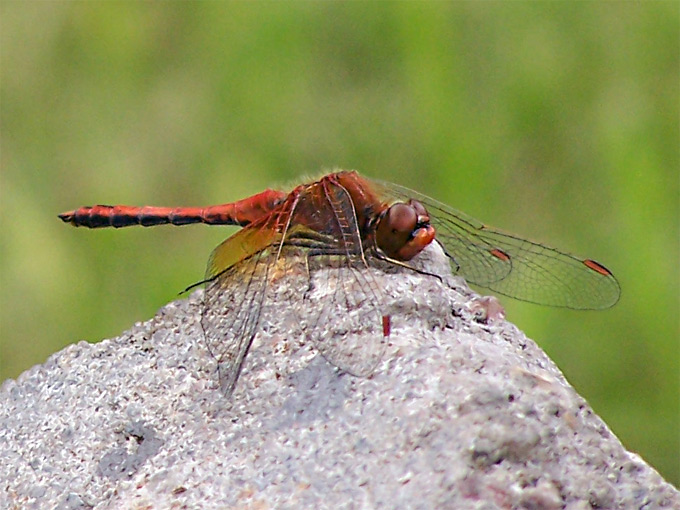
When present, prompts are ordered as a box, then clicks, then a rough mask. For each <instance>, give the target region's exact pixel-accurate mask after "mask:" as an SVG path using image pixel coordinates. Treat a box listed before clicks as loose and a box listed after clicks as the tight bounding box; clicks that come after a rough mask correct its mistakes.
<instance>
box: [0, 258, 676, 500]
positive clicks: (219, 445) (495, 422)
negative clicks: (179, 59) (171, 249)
mask: <svg viewBox="0 0 680 510" xmlns="http://www.w3.org/2000/svg"><path fill="white" fill-rule="evenodd" d="M419 258H420V259H422V260H421V261H420V263H421V264H422V268H423V269H426V270H429V271H431V272H435V273H437V274H446V273H447V271H448V265H447V263H446V261H445V260H444V259H443V257H442V256H441V253H438V252H437V251H436V249H434V248H433V249H428V250H427V253H426V254H424V256H422V257H419ZM363 277H364V278H366V279H367V281H369V282H370V283H371V285H373V286H374V287H373V288H374V289H375V293H376V297H377V298H378V299H382V300H384V302H385V303H386V308H385V309H386V310H387V314H388V315H389V317H390V319H391V333H390V336H389V345H388V346H387V348H386V352H385V353H384V354H383V356H382V358H381V362H380V364H379V365H378V367H377V368H376V369H375V371H374V372H373V374H372V375H371V376H370V377H355V376H351V375H349V374H347V373H343V372H342V371H340V370H338V369H337V368H336V367H335V366H334V365H332V364H331V363H329V362H328V361H326V359H325V358H324V357H322V356H320V355H319V354H318V351H317V350H316V349H315V348H314V345H312V344H310V343H309V342H306V341H305V340H304V338H305V336H304V334H302V332H301V327H302V325H304V324H307V323H308V321H307V320H306V319H305V317H308V316H310V314H312V316H313V312H312V310H314V307H323V306H325V304H327V300H324V299H315V298H314V297H313V296H312V297H308V298H307V299H306V300H302V299H298V300H295V299H294V298H292V297H291V293H290V292H288V293H287V292H286V289H285V284H282V285H281V286H277V287H276V290H272V292H270V293H269V294H268V296H267V306H266V308H265V309H264V310H263V313H262V320H261V324H260V328H259V333H258V336H257V338H256V340H255V342H254V344H253V346H252V348H251V350H250V353H249V355H248V356H247V358H246V362H245V365H244V370H243V372H242V374H241V377H240V379H239V381H238V384H237V385H236V390H235V392H234V394H233V395H232V396H231V398H226V397H225V396H224V394H223V393H222V392H221V391H220V389H219V386H218V383H217V378H216V362H215V360H214V359H213V357H211V355H210V354H209V352H208V350H207V349H206V347H205V345H204V344H205V342H204V341H203V334H202V330H201V328H200V324H199V323H200V317H201V302H202V291H198V292H196V293H194V294H193V295H192V296H190V297H189V298H188V299H185V300H180V301H176V302H173V303H170V304H168V305H167V306H165V307H164V308H162V309H161V310H160V311H159V312H158V314H157V315H156V316H155V317H154V318H153V319H151V320H149V321H147V322H145V323H141V324H136V325H135V326H134V327H133V328H132V329H130V330H129V331H127V332H125V333H124V334H122V335H121V336H120V337H118V338H114V339H110V340H104V341H102V342H100V343H98V344H95V345H91V344H88V343H85V342H80V343H78V344H75V345H71V346H70V347H67V348H66V349H64V350H63V351H61V352H59V353H56V354H55V355H53V356H52V357H50V359H48V360H47V362H46V363H45V364H43V365H40V366H36V367H33V368H32V369H30V370H28V371H26V372H25V373H23V374H22V375H21V376H20V377H19V378H18V379H17V380H16V381H14V380H8V381H6V382H5V383H4V384H3V385H2V387H1V388H0V402H1V403H2V405H1V407H0V424H1V426H0V455H1V457H2V458H1V462H0V479H1V480H3V484H2V491H1V492H0V507H1V508H20V509H31V508H69V509H84V508H96V509H110V508H111V509H113V508H145V509H164V508H191V509H193V508H253V509H255V508H362V509H363V508H367V509H368V508H423V509H425V508H455V509H466V508H475V509H493V508H517V509H519V508H523V509H568V510H586V509H591V508H616V509H619V508H620V509H633V508H635V509H646V510H652V509H656V508H676V509H677V508H680V495H679V493H678V491H677V490H676V489H674V488H673V487H672V486H671V485H670V484H668V483H666V482H665V481H664V480H663V479H662V478H661V477H660V476H659V474H658V473H657V472H656V471H655V470H654V469H652V468H651V467H650V466H649V465H647V464H646V463H645V462H644V461H643V460H642V459H640V458H639V457H638V456H637V455H635V454H633V453H630V452H628V451H626V450H625V449H624V447H623V446H622V445H621V443H620V442H619V440H618V439H617V438H616V437H615V436H614V434H612V432H611V431H610V430H609V429H608V428H607V426H606V424H605V423H603V422H602V420H601V419H600V418H599V417H598V416H597V415H595V414H594V413H593V411H592V409H591V408H590V407H589V406H588V404H587V403H586V402H585V401H584V400H583V399H582V398H581V397H580V396H579V395H578V394H577V393H576V392H575V391H574V389H573V388H572V387H571V386H570V385H569V384H568V383H567V381H566V380H565V378H564V376H563V375H562V374H561V373H560V371H559V370H558V369H557V367H556V366H555V365H554V364H553V363H552V362H551V361H550V359H548V357H547V356H546V355H545V353H544V352H543V351H542V350H541V349H539V348H538V347H537V346H536V344H535V343H534V342H533V341H531V340H529V339H527V338H526V337H525V336H524V335H523V334H522V332H521V331H519V330H518V329H517V328H516V327H515V326H513V325H512V324H510V323H508V322H505V321H504V320H503V319H502V309H501V308H500V307H498V305H497V304H496V303H495V302H494V301H493V300H492V301H484V300H479V299H477V298H476V297H475V295H474V294H473V293H472V292H471V291H470V290H469V289H468V288H467V287H466V286H465V284H464V282H462V281H461V280H460V279H457V278H451V277H446V278H443V279H442V280H443V281H440V280H439V279H437V278H434V277H432V276H427V275H422V274H418V273H415V272H413V271H408V270H398V271H391V272H388V273H385V272H382V271H378V270H368V271H367V272H366V273H365V275H364V276H363ZM291 278H298V279H299V278H302V276H301V275H298V276H291ZM298 283H299V281H298ZM288 288H289V289H290V288H294V286H290V287H288ZM336 313H337V314H340V313H341V310H338V311H336V312H333V313H332V314H329V316H330V319H329V321H330V322H332V316H333V314H336ZM378 336H380V335H378ZM377 340H378V341H379V340H380V339H379V338H378V339H377ZM365 341H366V345H367V346H368V347H367V348H370V346H372V345H375V344H374V343H372V342H375V341H376V326H375V325H367V326H366V333H365ZM356 348H357V349H358V350H360V349H361V345H359V344H357V346H356Z"/></svg>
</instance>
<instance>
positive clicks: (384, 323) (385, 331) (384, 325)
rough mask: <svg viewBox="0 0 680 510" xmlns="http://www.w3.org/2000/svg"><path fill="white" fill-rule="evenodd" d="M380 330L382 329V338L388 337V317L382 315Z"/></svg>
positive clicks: (389, 329)
mask: <svg viewBox="0 0 680 510" xmlns="http://www.w3.org/2000/svg"><path fill="white" fill-rule="evenodd" d="M382 328H383V336H390V331H391V329H392V323H391V321H390V316H389V315H383V316H382Z"/></svg>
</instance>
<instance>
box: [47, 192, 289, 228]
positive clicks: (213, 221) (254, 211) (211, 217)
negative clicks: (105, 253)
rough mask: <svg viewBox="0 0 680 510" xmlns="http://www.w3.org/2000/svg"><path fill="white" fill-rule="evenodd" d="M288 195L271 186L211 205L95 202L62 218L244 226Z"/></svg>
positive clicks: (80, 222) (81, 222)
mask: <svg viewBox="0 0 680 510" xmlns="http://www.w3.org/2000/svg"><path fill="white" fill-rule="evenodd" d="M285 197H286V194H285V193H283V192H281V191H274V190H270V189H268V190H265V191H263V192H262V193H258V194H257V195H253V196H252V197H248V198H245V199H243V200H239V201H237V202H232V203H230V204H222V205H213V206H209V207H152V206H142V207H137V206H129V205H94V206H88V207H81V208H80V209H76V210H74V211H68V212H65V213H62V214H60V215H59V218H61V219H62V221H64V222H65V223H70V224H71V225H73V226H75V227H88V228H102V227H114V228H121V227H130V226H133V225H141V226H143V227H152V226H155V225H166V224H170V225H189V224H192V223H206V224H208V225H240V226H242V227H243V226H246V225H248V224H250V223H252V222H253V221H255V220H257V219H258V218H261V217H262V216H263V215H265V214H267V213H269V212H270V211H271V210H272V209H274V208H275V207H276V206H278V205H279V204H280V203H281V201H282V200H284V199H285Z"/></svg>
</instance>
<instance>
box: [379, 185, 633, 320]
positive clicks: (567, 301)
mask: <svg viewBox="0 0 680 510" xmlns="http://www.w3.org/2000/svg"><path fill="white" fill-rule="evenodd" d="M376 188H377V189H378V190H379V191H380V192H382V193H384V194H385V195H386V196H388V197H392V198H395V199H398V200H408V199H411V198H413V199H415V200H418V201H420V202H422V203H423V205H425V207H426V208H427V210H428V212H429V213H430V220H431V223H432V225H433V226H434V227H435V230H436V231H437V234H436V239H437V241H438V242H439V243H440V244H441V245H442V246H443V247H444V249H445V251H446V252H447V254H448V255H449V257H450V258H451V265H452V267H453V270H454V272H456V271H457V272H458V274H460V275H461V276H463V277H464V278H465V279H466V280H468V281H469V282H471V283H474V284H477V285H479V286H481V287H486V288H488V289H491V290H493V291H495V292H497V293H499V294H504V295H506V296H510V297H513V298H516V299H520V300H524V301H529V302H532V303H538V304H543V305H550V306H559V307H565V308H573V309H602V308H609V307H610V306H613V305H614V304H615V303H616V302H617V301H618V299H619V296H620V293H621V290H620V287H619V284H618V282H617V281H616V278H614V276H613V275H612V274H611V272H610V271H609V270H607V269H606V268H605V267H604V266H602V265H601V264H599V263H597V262H595V261H593V260H590V259H583V258H579V257H576V256H574V255H570V254H568V253H564V252H561V251H558V250H556V249H554V248H550V247H548V246H545V245H542V244H539V243H535V242H532V241H527V240H525V239H521V238H519V237H516V236H513V235H510V234H505V233H503V232H500V231H498V230H494V229H492V228H490V227H487V226H485V225H484V224H483V223H481V222H479V221H478V220H475V219H474V218H471V217H470V216H468V215H466V214H464V213H462V212H460V211H457V210H455V209H453V208H451V207H448V206H447V205H445V204H442V203H441V202H438V201H436V200H434V199H432V198H429V197H427V196H425V195H422V194H420V193H417V192H415V191H412V190H410V189H408V188H404V187H401V186H397V185H395V184H391V183H385V182H376Z"/></svg>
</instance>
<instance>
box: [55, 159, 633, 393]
mask: <svg viewBox="0 0 680 510" xmlns="http://www.w3.org/2000/svg"><path fill="white" fill-rule="evenodd" d="M59 217H60V218H61V219H62V220H63V221H64V222H66V223H70V224H71V225H74V226H77V227H89V228H100V227H114V228H120V227H127V226H132V225H141V226H145V227H148V226H154V225H162V224H171V225H187V224H193V223H205V224H208V225H238V226H241V227H243V228H242V229H241V230H239V231H238V232H236V233H235V234H234V235H232V236H231V237H229V238H227V239H226V240H225V241H224V242H222V243H221V244H220V245H219V246H217V248H215V249H214V251H213V252H212V254H211V256H210V258H209V261H208V267H207V270H206V274H205V279H204V280H203V281H201V282H199V284H205V290H204V295H203V311H202V315H201V326H202V329H203V333H204V336H205V341H206V343H207V346H208V349H209V351H210V353H211V354H212V356H213V357H214V358H215V359H216V361H217V367H218V375H219V382H220V386H221V388H222V389H223V391H224V393H225V394H226V395H228V396H229V395H231V394H232V392H233V391H234V388H235V385H236V382H237V380H238V378H239V375H240V373H241V370H242V368H243V364H244V360H245V358H246V355H247V353H248V350H249V349H250V346H251V345H252V342H253V340H254V338H255V336H256V334H257V332H258V327H259V324H260V318H261V315H262V310H263V308H264V306H265V301H266V300H265V297H266V295H267V290H268V289H270V288H271V289H273V288H275V287H276V286H277V284H278V282H280V281H281V277H282V275H285V274H286V273H288V272H293V271H296V270H297V271H298V272H299V267H300V264H301V265H302V267H304V268H305V270H306V271H307V273H308V278H309V283H308V288H307V289H306V291H303V292H302V299H305V300H308V301H310V303H308V305H309V306H308V308H310V309H312V310H314V312H313V313H312V314H311V316H310V317H307V318H306V320H304V321H302V322H301V326H302V329H303V330H304V332H305V335H306V337H307V338H308V339H310V340H311V342H312V345H314V346H315V348H316V349H317V350H318V351H319V352H320V353H321V354H322V355H323V357H324V358H326V360H328V361H329V362H330V363H331V364H333V365H335V366H336V367H338V368H339V369H341V370H342V371H344V372H347V373H349V374H352V375H356V376H369V375H371V374H372V373H373V371H374V370H375V369H376V367H377V365H378V363H379V362H380V361H381V359H382V357H383V355H384V352H385V347H386V344H387V343H388V337H389V335H390V315H389V313H388V311H387V310H388V308H387V303H386V299H385V297H384V296H383V291H382V289H381V288H380V286H379V285H378V284H377V282H376V281H375V278H374V277H372V276H371V273H370V271H367V269H368V268H376V267H385V264H390V265H394V266H402V267H407V268H412V269H414V270H416V269H415V268H413V267H412V266H410V265H409V261H411V260H412V259H414V257H416V256H418V255H419V254H420V253H421V252H422V251H423V250H424V249H425V248H426V247H427V246H428V245H430V244H431V243H438V244H439V245H440V246H441V248H442V249H443V251H444V253H445V254H446V256H447V257H448V259H449V261H450V265H451V268H452V271H453V272H454V273H455V274H457V275H460V276H462V277H464V278H465V280H466V281H468V282H469V283H473V284H476V285H478V286H481V287H484V288H487V289H490V290H491V291H493V292H496V293H498V294H502V295H505V296H509V297H512V298H515V299H519V300H523V301H528V302H532V303H537V304H542V305H549V306H555V307H563V308H571V309H577V310H590V309H605V308H609V307H611V306H613V305H614V304H615V303H616V302H617V301H618V299H619V296H620V292H621V290H620V286H619V284H618V282H617V280H616V278H615V277H614V275H613V274H612V273H611V271H609V270H608V269H607V268H606V267H605V266H603V265H602V264H600V263H599V262H596V261H595V260H593V259H587V258H581V257H577V256H574V255H571V254H568V253H566V252H563V251H559V250H557V249H555V248H551V247H548V246H545V245H543V244H539V243H536V242H533V241H529V240H526V239H522V238H521V237H517V236H514V235H511V234H507V233H503V232H501V231H499V230H496V229H494V228H491V227H489V226H487V225H485V224H483V223H482V222H480V221H478V220H476V219H474V218H472V217H470V216H468V215H466V214H464V213H462V212H460V211H457V210H456V209H453V208H451V207H449V206H447V205H445V204H443V203H441V202H439V201H437V200H434V199H432V198H429V197H427V196H425V195H423V194H420V193H418V192H415V191H413V190H410V189H408V188H405V187H402V186H399V185H396V184H392V183H388V182H383V181H379V180H373V179H369V178H366V177H364V176H361V175H359V174H358V173H357V172H356V171H336V172H333V173H330V174H327V175H325V176H323V177H321V178H320V179H318V180H316V181H314V182H308V183H305V184H301V185H299V186H297V187H295V188H294V189H293V190H292V191H290V192H283V191H278V190H273V189H266V190H265V191H262V192H261V193H258V194H256V195H253V196H251V197H248V198H245V199H242V200H238V201H236V202H231V203H227V204H221V205H214V206H209V207H175V208H171V207H152V206H141V207H137V206H124V205H114V206H111V205H95V206H88V207H81V208H79V209H76V210H73V211H69V212H65V213H63V214H60V215H59ZM296 264H297V266H296ZM296 268H297V269H296ZM416 271H418V270H416ZM314 275H317V276H318V277H319V278H321V280H319V281H316V282H315V280H314V278H313V277H314ZM319 275H321V276H319ZM433 276H436V275H433ZM317 279H318V278H317ZM197 285H198V284H197ZM192 287H193V286H192ZM190 288H191V287H190ZM319 288H322V289H325V290H324V292H325V294H324V298H323V299H322V300H319V295H318V293H317V294H315V293H314V292H313V290H314V289H317V290H318V289H319ZM313 296H316V298H313ZM314 299H316V302H312V301H314ZM366 324H369V325H370V326H371V327H372V329H371V333H370V334H369V337H370V340H369V341H367V340H366V335H365V334H364V335H361V334H360V333H361V331H362V328H364V327H365V325H366Z"/></svg>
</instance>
